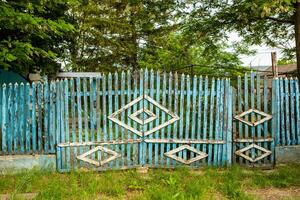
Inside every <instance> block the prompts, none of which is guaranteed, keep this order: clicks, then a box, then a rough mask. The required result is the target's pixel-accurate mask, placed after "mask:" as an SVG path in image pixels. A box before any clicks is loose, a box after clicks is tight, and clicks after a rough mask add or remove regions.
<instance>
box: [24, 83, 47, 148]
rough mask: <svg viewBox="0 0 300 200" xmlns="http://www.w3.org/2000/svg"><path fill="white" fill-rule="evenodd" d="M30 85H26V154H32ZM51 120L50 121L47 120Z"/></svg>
mask: <svg viewBox="0 0 300 200" xmlns="http://www.w3.org/2000/svg"><path fill="white" fill-rule="evenodd" d="M30 100H31V99H30V84H29V83H26V85H25V141H26V142H25V145H26V153H30V152H31V144H30V138H31V131H30V123H31V122H30V121H31V119H30ZM47 120H49V119H47Z"/></svg>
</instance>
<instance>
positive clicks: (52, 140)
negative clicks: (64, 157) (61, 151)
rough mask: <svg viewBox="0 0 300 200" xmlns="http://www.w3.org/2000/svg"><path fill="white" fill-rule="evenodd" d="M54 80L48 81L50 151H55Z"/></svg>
mask: <svg viewBox="0 0 300 200" xmlns="http://www.w3.org/2000/svg"><path fill="white" fill-rule="evenodd" d="M55 92H56V91H55V82H54V81H51V83H50V96H49V100H50V102H49V106H50V116H49V117H50V119H49V125H50V127H49V143H50V152H51V153H55V149H54V145H55V144H56V142H55Z"/></svg>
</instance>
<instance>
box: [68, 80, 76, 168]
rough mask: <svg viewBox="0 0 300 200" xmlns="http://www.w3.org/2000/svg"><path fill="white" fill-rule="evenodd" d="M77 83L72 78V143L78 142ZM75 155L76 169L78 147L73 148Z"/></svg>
mask: <svg viewBox="0 0 300 200" xmlns="http://www.w3.org/2000/svg"><path fill="white" fill-rule="evenodd" d="M74 84H75V83H74V79H73V78H71V79H70V93H71V101H70V103H71V105H70V106H71V123H72V125H71V129H72V130H71V133H72V134H71V135H72V136H71V137H72V138H71V139H70V141H72V142H76V141H77V135H76V104H75V96H76V93H75V85H74ZM73 154H74V156H73V158H71V159H73V160H74V162H73V164H74V168H75V169H76V168H77V159H76V157H77V148H76V147H74V148H73Z"/></svg>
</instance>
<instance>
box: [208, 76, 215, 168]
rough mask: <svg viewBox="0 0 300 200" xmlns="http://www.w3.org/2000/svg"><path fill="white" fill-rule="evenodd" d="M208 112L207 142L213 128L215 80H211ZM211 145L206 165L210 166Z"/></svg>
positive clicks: (211, 135)
mask: <svg viewBox="0 0 300 200" xmlns="http://www.w3.org/2000/svg"><path fill="white" fill-rule="evenodd" d="M209 104H210V110H209V136H208V138H209V140H212V137H213V127H214V107H215V79H214V78H213V79H212V84H211V90H210V102H209ZM212 147H213V145H212V144H209V145H208V165H209V166H211V164H212V153H213V152H212Z"/></svg>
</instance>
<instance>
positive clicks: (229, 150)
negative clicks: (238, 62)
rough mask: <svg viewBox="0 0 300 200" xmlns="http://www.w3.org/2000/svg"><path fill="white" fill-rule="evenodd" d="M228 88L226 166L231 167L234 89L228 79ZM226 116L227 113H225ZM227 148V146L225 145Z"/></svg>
mask: <svg viewBox="0 0 300 200" xmlns="http://www.w3.org/2000/svg"><path fill="white" fill-rule="evenodd" d="M226 88H227V94H228V96H227V98H228V102H227V104H228V107H227V109H228V110H227V114H228V117H227V124H228V125H227V133H226V135H227V138H226V140H227V146H226V149H227V152H226V155H227V157H226V158H227V159H226V164H227V166H231V164H232V87H231V86H230V80H229V79H227V85H226ZM225 114H226V113H225ZM224 146H225V145H224Z"/></svg>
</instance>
